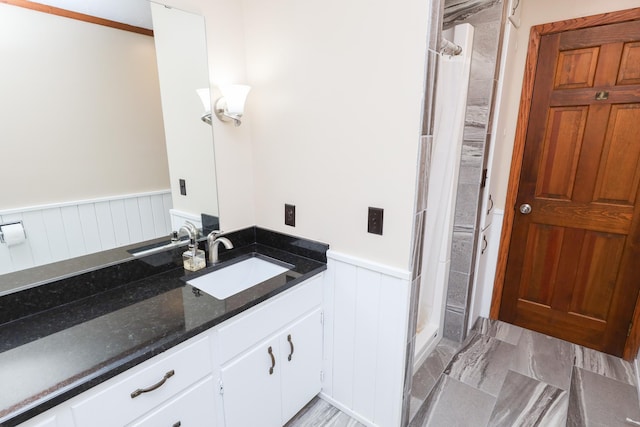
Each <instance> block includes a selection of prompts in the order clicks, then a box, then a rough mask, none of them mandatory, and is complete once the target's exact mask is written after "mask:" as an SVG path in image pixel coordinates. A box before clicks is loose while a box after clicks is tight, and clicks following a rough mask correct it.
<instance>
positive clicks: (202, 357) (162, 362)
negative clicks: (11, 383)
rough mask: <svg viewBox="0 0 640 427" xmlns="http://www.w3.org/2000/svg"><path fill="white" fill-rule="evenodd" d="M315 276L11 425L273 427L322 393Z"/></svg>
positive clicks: (319, 302) (319, 299)
mask: <svg viewBox="0 0 640 427" xmlns="http://www.w3.org/2000/svg"><path fill="white" fill-rule="evenodd" d="M322 276H323V275H322V274H318V275H316V276H314V277H313V278H311V279H309V280H307V281H305V282H303V283H301V284H299V285H296V286H294V287H293V288H291V289H288V290H287V291H285V292H283V293H281V294H278V295H275V296H273V297H272V298H270V299H268V300H266V301H265V302H263V303H261V304H258V305H257V306H255V307H252V308H250V309H248V310H246V311H244V312H242V313H240V314H238V315H237V316H235V317H232V318H231V319H229V320H227V321H225V322H223V323H221V324H220V325H218V326H215V327H213V328H212V329H210V330H208V331H205V332H203V333H201V334H199V335H197V336H195V337H193V338H191V339H189V340H187V341H185V342H183V343H181V344H178V345H177V346H176V347H174V348H171V349H169V350H167V351H166V352H164V353H162V354H159V355H158V356H155V357H153V358H151V359H149V360H147V361H145V362H143V363H141V364H140V365H137V366H135V367H133V368H131V369H129V370H127V371H125V372H123V373H121V374H119V375H117V376H115V377H113V378H111V379H109V380H107V381H105V382H103V383H101V384H99V385H97V386H96V387H94V388H92V389H90V390H88V391H86V392H84V393H81V394H80V395H78V396H76V397H73V398H71V399H70V400H68V401H66V402H64V403H62V404H60V405H58V406H56V407H54V408H52V409H50V410H48V411H46V412H45V413H42V414H40V415H38V416H36V417H34V418H33V419H31V420H29V421H27V422H25V423H23V424H21V425H20V427H114V426H120V427H164V426H166V427H224V426H226V427H234V426H237V427H249V426H260V427H269V426H274V427H276V426H282V425H284V424H285V423H286V422H287V421H288V420H289V419H290V418H291V417H293V416H294V415H295V414H296V413H297V412H298V411H299V410H300V409H302V407H304V405H305V404H306V403H308V402H309V401H310V400H311V399H312V398H313V397H314V396H315V395H316V394H318V393H319V392H320V389H321V378H320V375H321V367H322V311H321V305H322ZM269 349H271V351H270V352H269ZM270 368H273V369H272V370H271V369H270ZM270 371H271V372H270Z"/></svg>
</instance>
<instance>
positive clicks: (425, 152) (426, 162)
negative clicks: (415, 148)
mask: <svg viewBox="0 0 640 427" xmlns="http://www.w3.org/2000/svg"><path fill="white" fill-rule="evenodd" d="M432 146H433V136H432V135H424V136H422V137H420V161H419V164H418V189H417V191H418V199H417V201H416V212H421V211H423V210H425V209H427V196H428V193H429V170H430V169H431V148H432Z"/></svg>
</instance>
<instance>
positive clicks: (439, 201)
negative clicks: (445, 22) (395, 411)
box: [416, 24, 473, 354]
mask: <svg viewBox="0 0 640 427" xmlns="http://www.w3.org/2000/svg"><path fill="white" fill-rule="evenodd" d="M443 36H444V37H445V38H447V39H448V40H451V41H453V42H454V43H456V44H458V45H460V46H462V53H461V54H460V55H458V56H445V55H443V56H441V57H440V62H439V65H438V80H437V88H436V102H435V122H434V138H433V144H432V147H431V161H430V171H429V190H428V191H429V192H428V195H427V214H426V223H425V236H424V252H423V262H422V265H423V267H422V281H421V284H420V302H419V308H418V322H417V327H416V334H417V335H420V333H421V332H422V333H429V335H431V332H432V331H433V330H437V329H439V328H440V326H441V325H442V315H443V312H444V307H443V305H444V299H445V297H446V295H445V289H446V283H447V280H448V275H449V264H450V254H451V238H452V232H453V214H454V208H455V201H456V189H457V184H458V170H459V166H460V153H461V150H462V138H463V132H464V121H465V110H466V100H467V89H468V83H469V70H470V65H471V46H472V41H473V27H472V26H471V25H469V24H462V25H458V26H456V27H455V28H453V29H450V30H448V31H446V32H444V33H443ZM429 325H430V326H431V327H430V328H428V327H427V326H429ZM417 341H421V342H423V343H424V342H425V339H422V340H417ZM420 351H421V348H418V345H416V354H418V353H419V352H420Z"/></svg>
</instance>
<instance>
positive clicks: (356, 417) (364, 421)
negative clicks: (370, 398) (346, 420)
mask: <svg viewBox="0 0 640 427" xmlns="http://www.w3.org/2000/svg"><path fill="white" fill-rule="evenodd" d="M318 397H319V398H320V399H322V400H324V401H325V402H327V403H329V404H331V405H332V406H335V407H336V408H338V409H339V410H340V411H342V412H344V413H345V414H347V415H349V416H350V417H351V418H353V419H354V420H356V421H358V422H360V423H362V424H364V425H365V426H367V427H380V426H378V425H377V424H375V423H373V422H371V421H370V420H368V419H366V418H364V417H363V416H361V415H360V414H357V413H355V412H353V411H352V410H351V409H349V408H347V407H346V406H344V405H342V404H341V403H340V402H338V401H336V400H334V399H333V398H332V397H331V396H327V395H326V394H324V392H320V394H319V395H318Z"/></svg>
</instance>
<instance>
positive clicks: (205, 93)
mask: <svg viewBox="0 0 640 427" xmlns="http://www.w3.org/2000/svg"><path fill="white" fill-rule="evenodd" d="M196 93H197V94H198V96H199V97H200V101H202V106H203V107H204V114H202V116H201V117H200V119H201V120H202V121H203V122H205V123H206V124H209V125H210V124H211V92H210V91H209V88H208V87H203V88H200V89H196Z"/></svg>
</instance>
